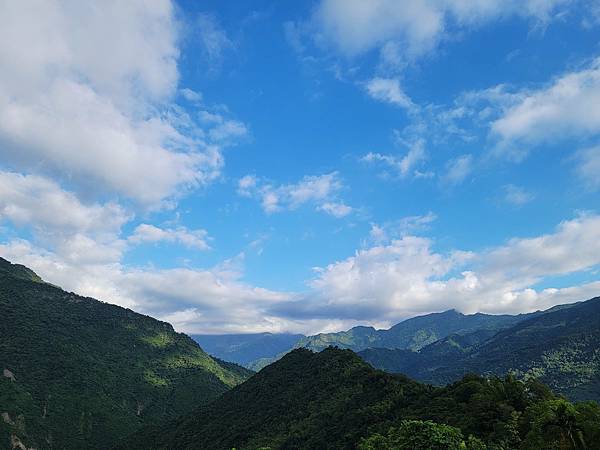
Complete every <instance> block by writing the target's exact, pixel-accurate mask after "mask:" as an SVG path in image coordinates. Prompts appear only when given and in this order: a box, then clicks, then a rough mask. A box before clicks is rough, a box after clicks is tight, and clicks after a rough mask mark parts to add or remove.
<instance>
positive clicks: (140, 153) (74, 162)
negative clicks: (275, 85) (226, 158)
mask: <svg viewBox="0 0 600 450" xmlns="http://www.w3.org/2000/svg"><path fill="white" fill-rule="evenodd" d="M32 11H36V12H35V14H33V13H32ZM178 34H179V28H178V23H177V21H176V19H175V14H174V7H173V5H172V4H171V2H170V1H168V0H159V1H155V2H152V3H151V4H148V3H147V2H143V1H132V2H119V1H108V2H103V6H102V8H98V7H94V6H93V5H91V4H87V3H82V2H67V3H64V2H36V1H26V2H4V3H2V5H1V6H0V42H2V44H0V155H2V157H3V159H4V161H5V163H9V164H10V165H11V166H12V167H13V168H15V169H17V170H26V171H31V170H35V171H37V172H39V173H43V174H46V175H48V174H50V175H52V176H58V177H62V178H68V180H69V182H75V183H77V184H78V185H80V186H82V187H81V190H82V191H84V192H89V191H91V190H92V187H93V190H94V191H98V189H102V190H104V191H105V192H109V193H115V194H118V195H121V196H124V197H128V198H131V199H133V200H135V201H136V202H139V203H140V204H142V205H144V206H152V207H156V206H157V205H160V204H161V203H162V202H163V201H164V200H165V199H168V198H170V197H172V196H175V195H177V194H178V193H179V192H181V191H182V190H183V191H185V190H187V189H189V188H193V187H196V186H199V185H202V184H205V183H208V182H210V181H212V180H214V179H215V178H216V177H217V176H218V175H219V172H220V169H221V167H222V164H223V160H222V156H221V149H220V148H219V147H218V146H215V145H212V142H211V139H210V136H209V137H208V138H207V139H204V138H203V136H204V134H203V132H202V130H201V129H199V128H198V126H197V124H195V123H194V122H190V121H189V117H186V116H185V114H182V113H181V111H179V110H178V109H177V108H175V107H173V104H172V101H173V98H174V96H175V95H176V94H177V85H178V78H179V72H178V69H177V61H178V57H179V50H178V47H177V40H178V37H179V36H178ZM15 42H18V43H19V45H17V46H16V45H14V43H15ZM23 48H26V49H27V50H26V51H24V50H23ZM183 95H184V96H185V97H186V98H190V95H191V92H190V91H189V90H187V91H186V90H184V91H183ZM196 97H197V96H196ZM234 125H235V126H232V124H227V127H226V128H227V129H223V130H221V131H215V132H214V136H213V137H214V140H216V141H219V142H217V143H218V144H220V143H221V141H222V140H223V136H231V135H240V134H242V133H243V130H242V127H241V126H240V125H239V124H238V123H235V124H234ZM221 127H223V126H221Z"/></svg>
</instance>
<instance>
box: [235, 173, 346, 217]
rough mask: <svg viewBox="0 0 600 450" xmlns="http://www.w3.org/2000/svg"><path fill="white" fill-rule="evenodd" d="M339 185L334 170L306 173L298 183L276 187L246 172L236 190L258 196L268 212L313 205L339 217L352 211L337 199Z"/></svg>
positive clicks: (340, 188) (339, 189)
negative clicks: (319, 173) (314, 173)
mask: <svg viewBox="0 0 600 450" xmlns="http://www.w3.org/2000/svg"><path fill="white" fill-rule="evenodd" d="M342 188H343V183H342V180H341V178H340V176H339V174H338V173H337V172H331V173H328V174H325V175H310V176H308V175H307V176H305V177H303V178H302V179H301V180H300V181H299V182H297V183H291V184H282V185H279V186H276V185H273V184H270V183H266V182H262V181H261V180H259V179H258V178H257V177H256V176H254V175H246V176H244V177H242V178H241V179H240V180H239V181H238V193H239V194H240V195H242V196H244V197H254V198H258V199H260V201H261V206H262V208H263V210H264V211H265V212H267V213H274V212H278V211H283V210H288V211H289V210H294V209H297V208H298V207H300V206H302V205H305V204H312V205H314V206H315V209H316V210H318V211H323V212H325V213H327V214H330V215H332V216H334V217H338V218H339V217H344V216H347V215H348V214H350V213H351V212H352V207H350V206H347V205H345V204H344V203H343V202H341V201H339V200H337V197H338V195H339V192H340V191H341V190H342Z"/></svg>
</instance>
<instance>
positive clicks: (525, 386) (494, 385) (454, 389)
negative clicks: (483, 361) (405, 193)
mask: <svg viewBox="0 0 600 450" xmlns="http://www.w3.org/2000/svg"><path fill="white" fill-rule="evenodd" d="M571 438H573V442H575V445H571V441H570V439H571ZM598 445H600V408H599V407H598V405H594V404H579V405H571V404H570V403H568V402H566V401H564V400H561V399H558V398H557V397H555V396H554V395H553V394H552V393H551V392H550V391H549V390H548V389H547V388H545V387H544V386H543V385H540V384H538V383H536V382H533V381H531V382H528V383H522V382H519V381H516V380H515V379H514V378H507V379H505V380H501V379H485V378H480V377H477V376H469V377H465V378H464V379H462V380H461V381H459V382H457V383H454V384H452V385H450V386H447V387H444V388H433V387H431V386H427V385H424V384H419V383H416V382H414V381H411V380H410V379H408V378H406V377H404V376H400V375H391V374H387V373H384V372H381V371H378V370H375V369H373V368H372V367H371V366H369V365H368V364H366V363H365V362H364V361H363V360H361V359H360V358H359V357H357V355H356V354H354V353H353V352H351V351H349V350H340V349H334V348H329V349H326V350H323V351H322V352H321V353H313V352H311V351H310V350H306V349H296V350H294V351H292V352H290V353H288V354H287V355H285V356H284V357H283V358H282V359H281V360H279V361H277V362H275V363H274V364H272V365H270V366H268V367H266V368H264V369H263V370H262V371H260V372H259V373H258V374H256V375H254V376H253V377H252V378H250V379H249V380H248V381H246V382H245V383H243V384H241V385H239V386H237V387H235V388H234V389H232V390H231V391H229V392H227V393H226V394H224V395H223V396H221V397H220V398H219V399H217V400H215V401H214V402H212V403H210V404H209V405H206V406H203V407H200V408H198V409H197V410H196V411H194V412H192V413H191V414H188V415H186V416H183V417H181V418H178V419H175V420H173V421H171V422H167V423H163V424H158V425H155V426H149V427H146V428H144V429H142V430H140V431H139V432H137V433H135V434H134V435H132V436H130V437H129V438H127V439H125V440H124V441H122V442H121V443H120V444H119V445H118V446H117V448H116V450H136V449H139V450H166V449H198V450H217V449H232V448H237V449H240V450H242V449H244V450H245V449H247V450H250V449H253V450H255V449H273V450H275V449H280V450H315V449H332V450H334V449H340V450H341V449H358V450H392V449H411V450H422V449H439V450H442V449H444V450H459V449H463V450H486V449H489V450H492V449H507V450H508V449H511V450H516V449H524V450H525V449H527V450H534V449H576V448H582V449H583V448H588V449H592V448H600V447H598Z"/></svg>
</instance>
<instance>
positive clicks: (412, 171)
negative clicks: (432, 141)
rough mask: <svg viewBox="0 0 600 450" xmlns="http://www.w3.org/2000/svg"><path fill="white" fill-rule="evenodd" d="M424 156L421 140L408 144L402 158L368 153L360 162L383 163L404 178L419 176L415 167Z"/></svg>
mask: <svg viewBox="0 0 600 450" xmlns="http://www.w3.org/2000/svg"><path fill="white" fill-rule="evenodd" d="M426 156H427V155H426V152H425V142H424V141H423V139H417V140H416V141H414V142H412V143H411V144H409V149H408V152H407V153H406V155H404V156H403V157H402V158H398V157H396V156H393V155H385V154H382V153H373V152H369V153H367V154H366V155H365V156H363V157H362V158H361V160H362V161H364V162H366V163H376V162H378V163H383V164H385V165H386V166H388V167H390V168H392V169H393V170H394V171H395V172H397V174H398V175H399V176H400V177H402V178H404V177H407V176H408V175H414V176H419V174H420V172H418V171H417V170H416V167H417V166H418V165H419V164H420V163H422V162H423V161H424V160H425V158H426Z"/></svg>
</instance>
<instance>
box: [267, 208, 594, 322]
mask: <svg viewBox="0 0 600 450" xmlns="http://www.w3.org/2000/svg"><path fill="white" fill-rule="evenodd" d="M376 235H377V236H381V233H380V230H376ZM598 264H600V216H594V215H583V216H580V217H577V218H575V219H572V220H569V221H566V222H563V223H561V224H560V225H559V227H558V228H557V229H556V231H555V232H553V233H550V234H547V235H542V236H538V237H534V238H524V239H513V240H510V241H509V242H508V243H506V244H505V245H502V246H499V247H496V248H491V249H489V250H486V251H482V252H480V253H472V252H464V251H455V252H451V253H447V254H442V253H438V252H436V251H434V250H433V242H432V241H431V240H430V239H427V238H422V237H415V236H402V237H401V238H399V239H393V240H392V241H391V242H389V243H388V244H386V245H375V246H373V247H370V248H367V249H365V250H360V251H358V252H356V254H355V255H354V256H351V257H349V258H347V259H345V260H342V261H338V262H335V263H332V264H330V265H328V266H326V267H324V268H320V269H318V271H317V273H318V275H317V277H316V278H315V279H313V280H311V282H310V287H311V288H312V289H313V294H312V296H311V297H309V298H308V299H305V301H304V302H299V301H294V302H290V303H289V304H283V305H279V306H278V311H279V312H281V313H283V312H284V311H287V314H289V315H290V316H291V317H296V318H301V317H337V318H344V319H347V320H350V319H354V320H359V321H363V322H364V321H369V320H371V321H375V320H379V321H382V320H387V321H388V323H394V321H397V320H399V319H401V318H405V317H409V316H413V315H415V314H421V313H425V312H431V311H441V310H445V309H449V308H457V309H459V310H461V311H464V312H475V311H483V312H489V313H501V312H504V313H506V312H512V313H515V312H525V311H532V310H536V309H541V308H547V307H550V306H553V305H554V304H557V303H559V302H572V301H576V300H583V299H587V298H591V297H593V296H595V295H597V294H598V289H600V282H598V281H593V282H589V283H584V284H581V285H575V286H572V287H566V288H560V289H557V288H552V287H548V288H542V289H536V288H535V287H534V286H535V285H536V284H538V283H540V282H542V281H544V280H545V279H547V278H549V277H554V276H566V275H569V274H573V273H580V272H582V271H586V270H590V269H592V268H594V267H595V266H597V265H598Z"/></svg>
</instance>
